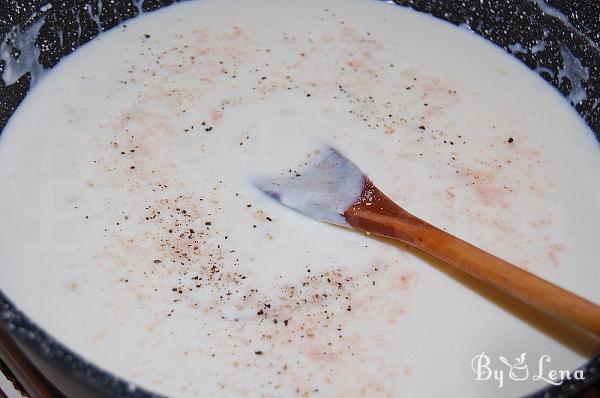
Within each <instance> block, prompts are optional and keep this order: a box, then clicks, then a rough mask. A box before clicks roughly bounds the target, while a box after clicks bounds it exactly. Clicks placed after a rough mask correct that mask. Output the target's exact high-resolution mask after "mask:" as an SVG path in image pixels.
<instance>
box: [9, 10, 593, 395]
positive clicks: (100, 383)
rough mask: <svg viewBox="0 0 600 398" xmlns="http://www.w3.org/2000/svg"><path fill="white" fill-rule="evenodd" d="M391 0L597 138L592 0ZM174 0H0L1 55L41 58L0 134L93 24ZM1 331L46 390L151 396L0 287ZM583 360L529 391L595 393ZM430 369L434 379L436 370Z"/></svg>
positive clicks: (20, 83)
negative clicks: (565, 109)
mask: <svg viewBox="0 0 600 398" xmlns="http://www.w3.org/2000/svg"><path fill="white" fill-rule="evenodd" d="M395 2H396V3H397V4H399V5H402V6H408V7H411V8H413V9H416V10H418V11H421V12H425V13H428V14H431V15H433V16H435V17H437V18H441V19H444V20H447V21H449V22H451V23H453V24H455V25H461V26H464V27H465V28H467V29H471V30H472V31H474V32H475V33H477V34H479V35H480V36H483V37H484V38H486V39H487V40H489V41H491V42H493V43H495V44H496V45H498V46H500V47H502V48H503V49H505V50H506V51H507V52H508V53H510V54H512V55H513V56H515V57H516V58H518V59H519V60H521V61H522V62H523V63H525V64H526V65H527V66H528V67H529V68H530V69H532V70H535V71H536V72H537V73H539V74H540V75H541V76H542V77H543V78H544V79H545V80H546V81H547V82H548V83H549V84H551V85H553V86H554V87H556V88H557V89H558V90H559V91H560V92H561V93H562V94H563V95H564V96H565V97H566V98H567V99H568V100H569V101H570V102H571V104H572V105H573V106H574V107H575V109H576V110H577V112H578V113H579V114H580V115H581V117H582V118H583V119H584V120H585V122H586V123H587V124H588V125H589V126H590V127H591V128H592V130H593V131H594V132H595V134H596V137H598V139H599V140H600V2H598V1H596V0H579V1H568V0H463V1H458V0H397V1H395ZM172 3H173V0H98V1H96V0H50V1H48V0H0V43H1V44H2V46H1V48H4V49H6V48H8V49H9V50H11V53H12V54H9V55H10V58H9V59H8V62H14V61H15V60H16V59H17V58H18V57H19V56H21V55H22V54H24V53H25V52H26V51H29V52H30V53H31V52H33V54H36V55H37V54H39V56H38V60H39V64H35V65H34V66H33V67H32V68H29V70H30V72H28V73H26V74H24V75H22V76H20V77H19V76H17V77H18V78H15V79H13V80H15V81H14V82H13V81H10V80H9V82H8V83H10V84H8V85H7V84H5V82H4V81H3V80H1V79H0V134H1V131H2V129H3V128H4V126H5V125H6V122H7V121H8V119H9V118H10V116H11V115H12V113H13V112H14V111H15V109H16V108H17V107H18V106H19V104H20V103H21V101H22V100H23V98H24V97H25V96H26V95H27V93H28V91H29V87H30V84H31V82H32V80H35V78H36V77H37V76H38V75H39V73H40V72H41V71H42V69H49V68H52V67H53V66H54V65H56V64H57V63H58V62H59V61H60V59H61V58H62V57H64V56H66V55H68V54H70V53H71V52H73V51H75V50H77V48H78V47H80V46H81V45H83V44H85V43H86V42H88V41H89V40H91V39H92V38H93V37H95V36H96V35H98V34H99V33H100V32H102V31H105V30H108V29H111V28H113V27H114V26H116V25H118V24H120V23H121V22H123V21H125V20H128V19H130V18H134V17H136V16H138V15H139V14H140V13H142V12H150V11H153V10H156V9H158V8H161V7H164V6H168V5H170V4H172ZM50 5H51V6H50ZM38 29H39V33H38V34H37V35H36V37H37V38H36V40H35V46H34V47H32V46H29V47H30V48H29V49H24V48H19V45H18V40H16V38H17V37H18V35H19V34H20V32H24V31H28V30H29V31H30V32H31V31H38ZM542 40H543V41H544V42H545V43H546V45H545V47H544V48H543V49H540V48H539V47H536V44H537V43H539V42H540V41H542ZM517 43H518V44H517ZM1 56H2V55H1V54H0V57H1ZM7 69H8V68H7V67H6V62H5V61H0V72H5V71H6V70H7ZM3 77H4V76H3ZM0 222H1V221H0ZM3 336H4V337H3ZM7 336H10V339H11V340H12V341H13V342H16V343H17V346H18V347H19V348H20V350H21V351H22V352H23V353H24V354H25V355H26V356H27V357H28V358H29V360H30V361H31V362H32V363H33V364H34V365H35V366H36V367H37V368H38V369H39V371H40V372H41V373H42V374H43V375H44V376H45V378H46V379H47V380H49V381H50V382H51V383H52V384H53V385H54V387H55V388H56V389H54V390H53V391H54V392H53V393H52V394H51V396H59V395H61V394H60V393H62V394H64V395H66V396H68V397H75V398H84V397H130V398H133V397H154V396H155V395H154V394H152V393H150V392H147V391H144V390H142V389H140V388H136V387H135V386H133V385H131V384H129V383H127V382H126V381H124V380H121V379H119V378H118V377H116V376H113V375H110V374H108V373H106V372H104V371H102V370H100V369H98V368H97V367H96V366H94V365H93V364H90V363H88V362H86V361H85V360H84V359H82V358H81V357H79V356H77V355H75V354H74V353H72V352H71V351H70V350H69V349H68V348H66V347H64V346H63V345H61V344H60V343H58V342H56V341H55V340H54V339H53V338H52V337H50V336H48V335H47V334H46V333H45V332H44V331H43V330H41V329H40V328H38V327H37V326H36V325H35V324H33V323H32V322H31V321H30V320H29V319H28V318H27V317H26V316H25V315H24V314H22V313H21V312H20V311H19V310H18V309H17V308H16V307H15V306H14V305H13V304H12V303H11V302H10V300H9V299H8V298H7V297H6V296H5V295H4V294H2V292H0V340H1V339H2V338H4V339H6V338H8V337H7ZM0 353H2V350H0ZM581 369H583V371H584V374H585V378H584V380H583V381H582V380H571V381H565V382H564V383H563V384H562V385H560V386H558V387H548V388H546V389H544V390H542V391H538V392H535V393H533V394H531V396H532V397H579V396H583V395H585V396H589V397H597V396H600V355H599V356H597V357H595V358H593V359H592V360H591V361H589V362H588V363H587V364H584V365H582V367H581ZM431 377H432V382H435V375H431ZM59 391H60V392H59ZM597 394H598V395H597ZM0 395H1V394H0Z"/></svg>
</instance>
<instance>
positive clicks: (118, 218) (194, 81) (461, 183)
mask: <svg viewBox="0 0 600 398" xmlns="http://www.w3.org/2000/svg"><path fill="white" fill-rule="evenodd" d="M326 144H328V145H333V146H334V147H336V148H337V149H339V150H340V151H341V152H342V153H344V154H345V155H346V156H348V158H349V159H351V160H352V161H353V162H355V163H356V164H357V165H358V166H359V167H360V168H361V169H362V170H364V171H365V172H367V173H368V174H369V176H370V178H371V179H372V180H373V181H375V183H376V184H377V185H378V186H379V187H380V188H381V190H382V191H384V192H385V193H386V194H388V195H389V196H390V197H391V198H393V199H394V200H395V201H397V202H398V203H399V204H401V205H402V206H403V207H404V208H406V209H407V210H409V211H411V212H412V213H414V214H416V215H417V216H419V217H421V218H424V219H426V220H427V221H429V222H431V223H433V224H435V225H437V226H440V227H442V228H445V229H446V230H447V231H449V232H451V233H453V234H456V235H458V236H460V237H461V238H464V239H466V240H468V241H470V242H472V243H474V244H476V245H478V246H480V247H482V248H484V249H487V250H489V251H491V252H493V253H495V254H497V255H498V256H501V257H503V258H505V259H506V260H509V261H511V262H514V263H516V264H519V265H520V266H522V267H524V268H526V269H528V270H530V271H531V272H534V273H536V274H538V275H541V276H543V277H545V278H547V279H549V280H551V281H554V282H556V283H559V284H560V285H561V286H564V287H565V288H568V289H571V290H573V291H574V292H576V293H578V294H580V295H582V296H584V297H587V298H588V299H590V300H593V301H595V302H600V290H599V289H598V282H599V279H600V267H599V265H600V252H599V251H598V250H597V247H595V245H596V244H597V234H596V233H595V232H596V231H597V223H598V221H600V207H599V206H598V205H597V204H598V203H599V202H600V174H599V173H598V170H600V151H599V148H598V145H597V142H595V139H594V138H593V136H592V134H591V132H590V131H589V130H588V129H587V128H586V127H585V126H584V125H583V123H582V122H581V121H580V119H579V117H578V116H577V115H576V113H575V112H574V111H573V110H572V109H571V108H570V107H569V106H568V104H567V102H566V101H565V100H564V99H563V98H561V97H559V95H558V94H556V93H555V91H554V90H552V89H551V88H550V87H549V86H547V84H546V83H545V82H543V81H542V80H541V79H540V78H538V77H537V76H536V75H534V74H533V73H531V72H529V71H528V70H526V69H525V68H524V67H523V66H522V65H521V64H519V63H517V62H516V61H515V60H513V59H512V58H511V57H509V56H507V55H505V54H504V53H503V52H501V51H500V50H498V49H496V48H494V47H493V46H491V45H489V44H487V43H486V42H484V41H483V40H481V39H480V38H478V37H476V36H474V35H473V34H471V33H469V32H466V31H463V30H460V29H457V28H455V27H453V26H451V25H448V24H446V23H443V22H440V21H438V20H435V19H433V18H431V17H428V16H425V15H420V14H418V13H415V12H412V11H409V10H407V9H403V8H401V7H397V6H393V5H390V4H385V3H383V2H381V3H380V2H375V1H367V0H347V1H341V0H327V1H316V0H311V1H303V2H298V1H279V2H277V1H267V0H260V1H252V2H249V1H242V0H225V1H216V0H202V1H198V2H190V3H185V4H180V5H177V6H173V7H169V8H168V9H165V10H162V11H159V12H155V13H152V14H150V15H147V16H144V17H142V18H140V19H138V20H135V21H133V22H127V23H126V25H122V26H121V27H118V28H116V29H114V30H113V31H111V32H110V33H107V34H102V35H100V37H98V38H97V39H95V40H94V41H93V42H91V43H90V44H88V45H86V46H85V47H84V48H81V49H80V50H78V51H77V53H76V55H74V56H72V57H69V58H67V59H66V60H64V61H62V62H61V63H60V65H58V66H57V67H56V68H55V69H54V70H53V71H52V72H51V73H49V74H48V75H46V76H45V77H44V78H43V79H42V80H41V81H40V82H39V83H38V85H37V86H36V88H35V89H34V90H33V91H32V92H31V94H30V95H28V97H27V99H26V100H25V102H24V103H23V105H22V106H21V108H20V109H19V111H18V112H17V113H16V114H15V115H14V116H13V117H12V119H11V121H10V123H9V125H8V126H7V128H6V130H5V131H4V133H3V134H2V136H1V139H0V187H2V191H1V192H0V218H1V220H2V222H1V223H0V288H1V289H2V290H3V291H4V292H5V293H6V294H7V295H8V296H9V297H10V298H11V299H12V300H13V301H14V302H15V303H16V304H17V306H18V307H19V308H21V309H22V310H24V311H25V313H27V314H28V315H29V316H31V318H32V319H33V320H34V321H35V322H37V323H38V324H39V325H41V326H42V327H43V328H44V329H46V330H47V331H48V332H49V333H51V334H52V335H53V336H54V337H56V338H57V339H58V340H60V341H61V342H63V343H65V344H66V345H67V346H69V347H70V348H72V349H73V350H75V351H76V352H77V353H79V354H81V355H82V356H83V357H85V358H87V359H89V360H92V361H93V362H94V363H96V364H98V365H99V366H100V367H102V368H104V369H106V370H109V371H111V372H114V373H115V374H117V375H120V376H122V377H124V378H125V379H127V380H129V381H131V382H133V383H136V384H137V385H140V386H143V387H145V388H148V389H151V390H153V391H156V392H159V393H162V394H167V395H172V396H178V397H194V396H201V397H202V396H217V395H215V394H218V396H219V397H227V396H240V395H242V396H306V397H312V396H315V397H318V396H323V397H333V396H343V397H363V396H373V397H375V396H390V397H392V396H406V395H412V396H423V395H427V396H458V395H459V394H460V395H461V396H511V395H517V394H523V393H526V392H531V391H532V390H534V389H535V388H539V387H542V386H544V382H543V381H539V380H538V381H534V380H533V379H532V378H531V377H530V378H529V379H528V380H526V381H519V382H517V381H511V380H509V379H508V376H506V380H505V383H504V386H503V387H502V388H498V385H497V382H494V381H487V382H484V381H475V380H474V378H475V375H474V373H473V371H472V370H471V359H472V358H473V356H474V355H475V354H479V353H481V352H482V351H484V352H485V353H486V354H488V355H490V356H491V357H492V359H493V360H494V361H495V362H494V364H495V365H493V366H495V368H496V369H505V371H507V368H503V366H504V365H503V364H502V363H501V362H498V361H497V357H498V356H499V355H501V356H504V357H506V358H508V359H509V360H510V361H511V362H513V360H512V359H513V358H515V357H517V356H519V355H520V353H521V352H527V362H528V363H529V365H530V367H531V372H532V373H534V372H535V373H537V363H538V359H539V357H540V356H541V355H542V354H548V355H550V356H551V358H552V361H551V362H550V363H549V364H546V365H545V368H544V369H545V370H544V371H547V370H551V369H574V368H575V367H577V366H579V365H581V364H582V363H583V362H584V360H585V358H586V357H587V356H588V355H590V354H591V353H592V352H593V350H594V348H596V346H597V341H595V340H592V339H585V338H581V336H580V335H576V334H574V332H571V331H569V329H567V328H565V327H563V326H560V325H558V324H556V323H551V322H548V321H546V320H545V318H543V317H540V316H539V315H537V314H536V313H535V312H533V311H529V310H527V309H526V307H523V306H519V305H517V304H515V303H514V302H512V301H510V300H506V299H504V298H503V297H501V296H500V295H499V294H497V293H496V292H493V291H491V290H489V289H488V288H486V287H483V286H482V285H480V284H478V283H477V282H474V281H472V280H470V279H468V278H465V277H464V276H462V274H460V273H459V272H455V271H453V270H452V269H451V268H449V267H448V266H446V265H443V264H441V263H439V262H436V261H434V260H432V259H431V258H429V257H427V256H424V255H422V254H420V253H418V252H416V251H413V250H412V249H409V248H407V247H405V246H403V245H394V244H392V243H390V242H386V241H383V240H378V239H375V238H373V237H366V236H363V235H362V234H360V233H355V232H352V231H348V230H346V229H344V228H339V227H335V226H331V225H327V224H322V223H317V222H315V221H312V220H311V219H309V218H307V217H303V216H302V215H300V214H297V213H295V212H293V211H290V210H289V209H286V208H284V207H283V206H281V205H279V204H277V203H276V202H275V201H273V200H271V199H270V198H268V197H266V196H265V195H263V194H261V193H260V192H259V191H258V190H257V189H255V187H254V186H253V184H252V180H253V178H254V177H256V176H261V175H273V174H277V173H282V172H294V171H295V168H296V167H298V166H300V165H301V163H302V162H303V160H304V159H305V156H306V154H307V153H309V152H310V151H313V150H314V149H315V148H318V147H319V146H321V145H326Z"/></svg>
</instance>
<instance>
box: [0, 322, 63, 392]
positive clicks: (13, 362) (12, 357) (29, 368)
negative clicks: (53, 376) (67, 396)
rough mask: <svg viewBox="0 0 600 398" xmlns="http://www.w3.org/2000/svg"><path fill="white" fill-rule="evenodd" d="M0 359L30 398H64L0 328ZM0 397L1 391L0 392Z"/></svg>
mask: <svg viewBox="0 0 600 398" xmlns="http://www.w3.org/2000/svg"><path fill="white" fill-rule="evenodd" d="M0 359H2V361H4V363H6V365H7V366H8V368H9V369H10V371H11V372H12V374H13V375H14V376H15V378H16V379H17V381H18V382H19V383H20V384H21V385H22V386H23V388H25V391H26V392H27V393H28V394H29V396H30V397H32V398H55V397H64V395H63V394H62V393H61V392H60V391H58V390H57V389H56V388H55V387H54V386H53V385H52V384H50V382H49V381H48V380H47V379H46V378H45V377H44V376H43V375H42V374H41V372H40V371H39V370H38V369H37V368H36V367H35V366H34V365H33V363H32V362H31V361H30V360H29V359H28V358H27V356H26V355H25V354H24V353H23V351H22V350H21V349H20V348H19V347H18V346H17V344H16V343H15V342H14V340H13V338H12V337H11V336H10V335H9V334H8V332H6V331H5V330H4V329H3V328H2V327H0ZM0 396H2V391H0Z"/></svg>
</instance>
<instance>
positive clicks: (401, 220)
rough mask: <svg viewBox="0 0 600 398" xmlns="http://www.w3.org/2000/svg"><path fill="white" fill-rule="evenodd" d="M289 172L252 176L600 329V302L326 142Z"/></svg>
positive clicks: (299, 207)
mask: <svg viewBox="0 0 600 398" xmlns="http://www.w3.org/2000/svg"><path fill="white" fill-rule="evenodd" d="M317 153H319V154H320V156H319V157H318V158H317V159H316V160H314V161H311V162H307V163H305V164H304V167H303V168H302V169H301V170H300V171H298V172H295V173H294V174H292V175H285V176H283V177H279V178H271V179H266V178H263V179H261V180H259V181H257V183H256V186H257V188H258V189H260V190H261V191H262V192H264V193H265V194H267V195H269V196H270V197H272V198H274V199H275V200H277V201H279V202H280V203H281V204H283V205H284V206H286V207H288V208H290V209H293V210H296V211H298V212H300V213H302V214H304V215H306V216H308V217H311V218H313V219H315V220H318V221H323V222H327V223H330V224H335V225H340V226H344V227H349V228H354V229H357V230H361V231H364V232H366V233H368V234H370V233H373V234H376V235H380V236H383V237H386V238H391V239H395V240H399V241H401V242H404V243H406V244H409V245H411V246H413V247H415V248H418V249H420V250H422V251H424V252H426V253H428V254H430V255H432V256H434V257H437V258H439V259H441V260H443V261H445V262H446V263H448V264H450V265H452V266H454V267H456V268H458V269H460V270H462V271H464V272H466V273H468V274H469V275H471V276H473V277H475V278H477V279H479V280H481V281H483V282H485V283H486V284H488V285H490V286H493V287H495V288H497V289H500V290H501V291H503V292H505V293H507V294H509V295H511V296H513V297H515V298H517V299H519V300H521V301H523V302H525V303H527V304H529V305H532V306H533V307H536V308H538V309H539V310H542V311H544V312H546V313H547V314H549V315H552V316H555V317H558V318H561V319H563V320H566V321H569V322H572V323H573V324H574V325H576V326H579V327H580V328H582V329H585V330H587V331H589V332H592V333H594V334H596V335H600V306H598V305H596V304H594V303H592V302H590V301H588V300H586V299H584V298H582V297H579V296H577V295H575V294H573V293H571V292H569V291H567V290H564V289H562V288H561V287H559V286H557V285H554V284H552V283H550V282H548V281H546V280H544V279H542V278H540V277H538V276H536V275H534V274H532V273H530V272H527V271H525V270H523V269H521V268H519V267H517V266H515V265H512V264H510V263H508V262H506V261H504V260H502V259H500V258H498V257H496V256H494V255H492V254H490V253H488V252H486V251H484V250H481V249H479V248H477V247H475V246H473V245H471V244H469V243H467V242H465V241H463V240H462V239H459V238H457V237H455V236H453V235H451V234H449V233H447V232H445V231H443V230H441V229H439V228H436V227H435V226H433V225H431V224H429V223H427V222H425V221H423V220H421V219H420V218H418V217H416V216H414V215H412V214H410V213H409V212H407V211H406V210H404V209H403V208H401V207H400V206H399V205H397V204H396V203H394V202H393V201H392V200H391V199H390V198H388V197H387V196H386V195H385V194H384V193H383V192H381V191H380V190H379V189H378V188H377V187H376V186H375V185H374V184H373V182H372V181H371V180H370V179H369V178H368V177H367V176H366V174H365V173H363V172H362V171H361V170H360V169H359V168H358V166H356V165H355V164H354V163H353V162H352V161H350V160H348V159H347V158H345V157H344V156H343V155H342V154H340V153H339V152H338V151H337V150H335V149H334V148H331V147H327V148H326V149H325V150H324V151H318V152H317Z"/></svg>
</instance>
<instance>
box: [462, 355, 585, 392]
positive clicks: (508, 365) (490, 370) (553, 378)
mask: <svg viewBox="0 0 600 398" xmlns="http://www.w3.org/2000/svg"><path fill="white" fill-rule="evenodd" d="M526 356H527V353H525V352H522V353H521V355H519V356H518V357H516V358H515V359H514V360H513V361H509V360H508V359H506V358H505V357H503V356H498V359H497V361H495V363H492V359H491V358H490V357H489V356H488V355H487V354H486V353H485V352H482V353H481V354H477V355H475V356H474V357H473V359H472V360H471V369H473V372H475V380H476V381H490V380H492V381H495V382H496V383H498V387H500V388H502V386H504V382H505V378H507V377H508V379H509V380H512V381H525V380H529V379H530V378H531V380H533V381H539V380H541V381H544V382H546V383H549V384H553V385H555V386H559V385H561V384H562V383H563V382H564V381H565V380H583V379H584V377H585V376H584V374H583V370H581V369H577V370H575V371H573V372H571V371H569V370H556V369H552V366H551V365H550V362H551V361H552V358H551V357H550V355H547V354H544V355H542V356H540V357H539V358H538V359H537V361H535V364H536V366H535V367H533V366H532V367H531V368H530V367H529V365H528V364H527V363H526ZM530 370H531V372H530Z"/></svg>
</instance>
